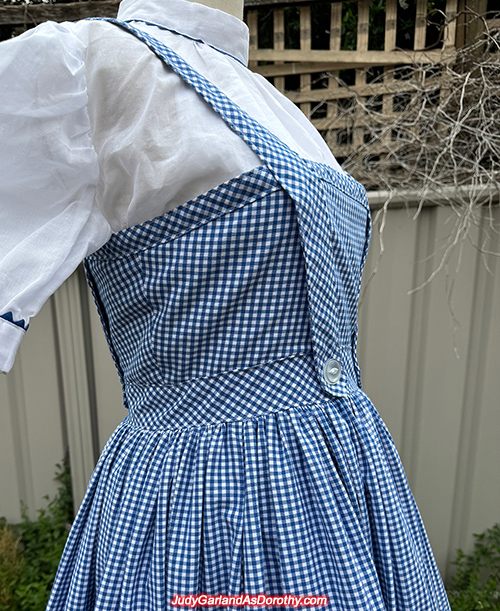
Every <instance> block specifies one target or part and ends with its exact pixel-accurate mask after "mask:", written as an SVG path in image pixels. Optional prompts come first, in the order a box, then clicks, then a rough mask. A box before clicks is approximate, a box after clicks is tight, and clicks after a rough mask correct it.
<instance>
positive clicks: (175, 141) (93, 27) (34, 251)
mask: <svg viewBox="0 0 500 611" xmlns="http://www.w3.org/2000/svg"><path fill="white" fill-rule="evenodd" d="M118 19H120V20H134V24H133V25H135V26H136V27H138V28H141V29H143V30H145V31H147V32H149V33H150V34H152V35H153V36H154V37H156V38H158V39H159V40H161V41H162V42H163V43H164V44H166V45H167V46H169V47H171V48H172V49H173V50H175V52H176V53H178V54H179V55H181V56H182V57H183V58H184V59H185V60H186V61H187V62H188V63H189V64H191V66H193V68H194V69H195V70H197V71H198V72H200V73H201V74H202V75H204V76H205V77H206V78H208V79H209V80H210V81H212V82H213V83H214V84H215V85H216V86H217V87H218V88H219V89H221V90H222V91H223V92H224V93H225V94H226V95H227V96H229V97H230V98H231V99H232V100H233V101H234V102H236V103H237V104H239V105H240V106H241V107H242V108H243V109H244V110H245V111H247V112H248V113H249V114H250V115H251V116H252V117H254V118H255V119H256V120H257V121H259V122H260V123H262V124H263V125H264V126H265V127H267V128H268V129H270V130H271V131H272V132H273V133H274V134H275V135H276V136H278V137H279V138H280V139H281V140H283V141H284V142H285V143H286V144H288V145H289V146H290V147H291V148H292V149H294V150H295V151H297V152H298V153H299V154H300V155H302V156H303V157H306V158H308V159H312V160H315V161H320V162H323V163H326V164H329V165H331V166H333V167H334V168H335V169H336V170H337V171H339V172H342V169H341V168H340V166H339V165H338V163H337V162H336V161H335V159H334V157H333V155H332V153H331V152H330V150H329V148H328V146H327V145H326V143H325V142H324V140H323V138H322V137H321V136H320V135H319V133H318V132H317V131H316V129H315V128H314V127H313V126H312V124H311V123H310V122H309V120H308V119H307V118H306V117H305V115H304V114H303V113H302V112H301V111H300V110H299V109H298V108H297V107H296V106H295V104H293V103H292V102H291V101H290V100H288V99H287V98H286V97H285V96H284V95H282V94H281V93H280V92H278V91H277V90H276V89H275V88H274V87H273V86H272V85H271V84H270V83H269V82H268V81H267V80H266V79H265V78H264V77H262V76H260V75H258V74H255V73H253V72H251V71H250V70H249V69H248V68H247V64H248V39H249V32H248V27H247V26H246V25H245V24H244V23H243V22H242V21H240V20H239V19H237V18H236V17H233V16H231V15H229V14H227V13H223V12H221V11H219V10H216V9H212V8H208V7H206V6H204V5H201V4H198V3H196V2H189V1H187V0H168V1H165V0H122V2H121V4H120V5H119V11H118ZM135 20H139V21H135ZM144 21H148V22H150V23H153V24H155V25H146V24H145V23H144ZM163 28H167V29H163ZM221 51H222V52H221ZM261 163H262V162H261V161H260V160H259V158H258V157H257V156H256V155H255V153H254V152H253V151H252V150H251V149H250V148H249V147H248V146H247V145H246V144H245V142H244V141H243V140H242V139H241V138H240V137H239V136H238V135H236V134H235V133H234V132H233V131H232V130H231V129H230V128H229V127H228V126H227V125H226V124H225V123H224V121H223V120H222V119H221V118H220V117H219V115H217V113H215V111H214V110H213V109H212V108H211V107H210V106H209V105H208V104H207V103H206V102H205V101H203V100H202V99H201V98H200V96H199V95H198V94H197V93H196V92H195V91H194V90H193V89H191V88H190V87H189V86H188V85H187V84H186V83H184V81H183V80H182V79H181V78H180V77H179V76H177V75H176V74H175V73H174V72H173V71H172V70H171V69H169V68H166V66H165V64H164V63H163V62H162V61H161V60H160V59H159V58H158V57H157V56H156V55H155V54H154V53H152V51H150V50H149V48H148V47H147V46H146V45H145V44H144V43H142V42H140V41H139V40H138V39H136V38H135V37H133V36H131V35H130V34H129V33H127V32H125V31H124V30H122V29H121V28H118V27H116V26H114V25H112V24H110V23H107V22H104V21H89V20H83V21H78V22H64V23H55V22H51V21H49V22H46V23H42V24H41V25H39V26H38V27H36V28H34V29H31V30H29V31H27V32H25V33H24V34H22V35H21V36H18V37H17V38H14V39H12V40H8V41H4V42H2V43H0V210H1V213H0V214H1V216H0V371H2V372H8V371H10V369H11V368H12V365H13V362H14V356H15V353H16V351H17V348H18V346H19V344H20V342H21V340H22V338H23V336H24V334H25V332H26V327H27V326H28V323H29V320H30V318H31V317H33V316H35V315H36V314H37V313H38V312H39V311H40V309H41V307H42V306H43V304H44V303H45V302H46V301H47V299H48V298H49V297H50V295H51V294H52V293H54V292H55V291H56V289H57V288H58V287H59V286H60V285H61V284H62V283H63V282H64V280H66V279H67V278H68V276H70V274H71V273H72V272H73V271H74V270H75V269H76V268H77V266H78V265H79V264H80V263H81V261H82V260H83V259H84V258H85V257H86V256H87V255H88V254H91V253H92V252H94V251H96V250H97V249H98V248H100V247H101V246H102V245H103V244H105V243H106V242H107V241H108V240H109V238H110V236H111V235H112V234H113V233H114V232H117V231H119V230H121V229H123V228H125V227H130V226H132V225H135V224H138V223H142V222H144V221H146V220H149V219H151V218H153V217H155V216H158V215H160V214H163V213H164V212H166V211H168V210H171V209H172V208H175V207H176V206H178V205H179V204H181V203H183V202H186V201H188V200H190V199H192V198H194V197H196V196H197V195H199V194H201V193H204V192H206V191H208V190H209V189H211V188H213V187H215V186H217V185H218V184H220V183H222V182H224V181H226V180H229V179H231V178H233V177H235V176H238V175H239V174H241V173H243V172H246V171H248V170H251V169H252V168H254V167H255V166H257V165H261Z"/></svg>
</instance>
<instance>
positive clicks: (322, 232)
mask: <svg viewBox="0 0 500 611" xmlns="http://www.w3.org/2000/svg"><path fill="white" fill-rule="evenodd" d="M90 19H91V20H104V21H108V22H109V23H111V24H114V25H116V26H118V27H120V28H122V29H124V30H126V31H127V32H129V33H130V34H132V35H134V36H135V37H137V38H138V39H139V40H141V41H142V42H143V43H145V44H146V45H147V46H148V47H149V48H150V49H151V50H152V51H153V52H154V53H155V54H156V55H157V56H158V57H159V58H160V59H161V60H162V61H164V62H165V63H166V64H167V65H168V66H169V67H170V68H172V69H173V70H174V71H175V72H176V73H177V74H178V75H179V76H180V77H181V78H182V79H183V80H184V81H185V82H186V83H188V84H189V85H190V86H191V87H192V88H193V89H194V90H195V91H197V92H198V93H199V95H200V96H201V97H202V98H203V99H204V100H205V101H206V102H208V103H209V104H210V105H211V106H212V108H213V109H214V110H215V111H216V112H217V113H218V114H219V115H220V116H221V117H222V119H223V120H224V121H225V122H226V123H227V124H228V126H229V127H230V128H231V129H232V130H233V131H234V132H236V133H237V134H238V135H239V136H240V137H241V138H242V139H243V140H244V141H245V142H246V143H247V144H248V146H249V147H250V148H251V149H252V150H253V151H254V152H255V153H256V154H257V156H258V157H259V158H260V159H261V160H262V161H263V163H264V164H265V165H266V166H267V167H268V168H269V170H270V171H271V172H272V174H273V175H274V177H275V178H276V180H277V181H278V183H279V184H280V185H281V186H282V187H283V188H284V190H285V191H286V192H287V193H288V194H289V195H290V197H291V198H292V200H293V202H294V204H295V209H296V215H297V221H298V226H299V231H300V237H301V243H302V251H303V254H304V259H305V264H306V279H307V294H308V301H309V315H310V327H311V339H312V345H313V352H314V361H315V369H316V375H317V378H318V382H319V384H320V385H321V386H322V388H323V390H324V391H326V392H327V393H328V394H331V395H335V390H334V389H332V387H331V386H329V385H328V384H327V383H326V382H325V379H324V376H323V371H324V366H325V362H326V361H327V360H328V359H329V358H332V357H333V358H337V359H341V358H342V357H345V355H346V352H345V351H346V350H350V346H349V345H347V344H345V345H344V344H342V342H341V341H340V340H339V338H340V329H334V328H333V326H334V325H332V316H331V315H332V312H334V311H338V309H339V307H347V304H341V303H340V302H341V299H340V296H339V293H338V287H339V285H340V283H341V272H340V271H339V269H338V268H337V265H336V261H335V256H334V255H333V253H332V244H335V243H336V241H337V240H338V236H336V235H334V229H333V223H332V219H331V217H329V214H328V210H327V206H326V204H325V200H326V197H325V194H324V191H323V187H322V184H321V180H319V179H318V177H319V176H320V173H321V168H320V166H322V165H323V164H317V163H315V162H311V161H308V160H306V159H304V158H302V157H301V156H300V155H298V153H296V152H295V151H293V150H292V149H290V148H289V147H288V146H287V145H286V144H285V143H284V142H282V141H281V140H280V139H279V138H277V137H276V136H275V135H274V134H273V133H272V132H270V131H269V130H268V129H267V128H265V127H264V126H263V125H261V124H260V123H259V122H258V121H256V120H255V119H253V118H252V117H251V116H250V115H249V114H248V113H247V112H245V111H244V110H243V109H241V108H240V107H239V106H238V105H237V104H236V103H234V102H233V101H232V100H231V99H229V98H228V97H227V96H226V95H225V94H224V93H223V92H222V91H220V90H219V89H218V88H217V87H216V86H215V85H214V84H213V83H211V82H210V81H209V80H208V79H206V78H205V77H204V76H203V75H201V74H199V73H198V72H197V71H196V70H194V69H193V68H192V67H191V66H190V65H189V64H188V63H187V62H186V61H184V59H183V58H182V57H180V56H179V55H178V54H177V53H175V52H174V51H173V50H172V49H171V48H169V47H167V46H166V45H164V44H163V43H161V42H160V41H159V40H157V39H156V38H154V37H153V36H150V35H149V34H147V33H146V32H144V31H142V30H139V29H137V28H134V27H133V26H132V25H130V24H129V23H128V22H126V21H119V20H117V19H113V18H105V17H102V18H100V17H94V18H90ZM325 167H326V166H323V168H325ZM316 168H318V171H316ZM332 176H333V178H332ZM329 177H330V180H333V181H335V182H336V183H337V182H338V186H339V192H342V197H346V194H347V196H348V197H350V198H351V199H356V200H358V201H359V202H360V203H361V204H362V205H363V206H365V208H366V214H367V215H368V216H369V208H368V202H367V200H366V192H365V191H364V189H363V187H362V186H361V185H360V184H359V183H358V182H357V181H355V180H354V179H353V178H352V177H350V176H348V175H346V174H342V175H341V174H338V173H336V172H335V171H334V170H333V169H331V172H329ZM368 223H369V219H368Z"/></svg>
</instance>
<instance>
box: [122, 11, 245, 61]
mask: <svg viewBox="0 0 500 611" xmlns="http://www.w3.org/2000/svg"><path fill="white" fill-rule="evenodd" d="M117 19H119V20H120V21H126V20H133V19H138V20H141V21H147V22H150V23H153V24H154V23H156V24H158V25H159V26H163V27H165V28H167V29H169V30H174V31H175V32H178V33H179V34H183V35H185V36H188V37H190V38H195V39H200V40H202V41H203V42H205V43H207V44H209V45H210V46H212V47H215V48H216V49H219V50H220V51H222V52H223V53H227V54H229V55H232V56H233V57H235V58H236V59H237V60H238V61H240V62H242V63H243V64H244V65H245V66H247V65H248V44H249V30H248V26H247V25H246V24H245V23H244V22H243V21H241V20H240V19H238V18H237V17H234V16H233V15H229V14H228V13H225V12H224V11H220V10H218V9H214V8H210V7H208V6H204V5H203V4H199V3H198V2H191V1H190V0H122V2H120V5H119V7H118V16H117Z"/></svg>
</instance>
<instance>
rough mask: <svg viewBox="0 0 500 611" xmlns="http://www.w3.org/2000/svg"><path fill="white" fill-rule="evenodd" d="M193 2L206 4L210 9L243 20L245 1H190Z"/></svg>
mask: <svg viewBox="0 0 500 611" xmlns="http://www.w3.org/2000/svg"><path fill="white" fill-rule="evenodd" d="M190 1H191V2H198V4H204V5H205V6H208V7H210V8H216V9H219V11H224V12H225V13H229V14H230V15H233V16H234V17H237V18H238V19H241V20H243V0H190Z"/></svg>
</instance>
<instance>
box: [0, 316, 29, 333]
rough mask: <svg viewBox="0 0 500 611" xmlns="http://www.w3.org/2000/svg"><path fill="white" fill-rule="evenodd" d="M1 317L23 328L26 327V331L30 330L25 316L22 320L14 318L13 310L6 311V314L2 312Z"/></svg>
mask: <svg viewBox="0 0 500 611" xmlns="http://www.w3.org/2000/svg"><path fill="white" fill-rule="evenodd" d="M0 318H5V320H8V321H9V322H11V323H13V324H14V325H17V326H18V327H21V329H24V330H25V331H27V330H28V327H29V325H27V324H26V322H25V320H24V318H22V319H21V320H14V316H13V315H12V312H6V313H5V314H0Z"/></svg>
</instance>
